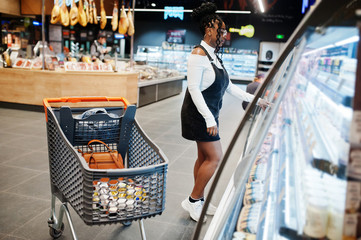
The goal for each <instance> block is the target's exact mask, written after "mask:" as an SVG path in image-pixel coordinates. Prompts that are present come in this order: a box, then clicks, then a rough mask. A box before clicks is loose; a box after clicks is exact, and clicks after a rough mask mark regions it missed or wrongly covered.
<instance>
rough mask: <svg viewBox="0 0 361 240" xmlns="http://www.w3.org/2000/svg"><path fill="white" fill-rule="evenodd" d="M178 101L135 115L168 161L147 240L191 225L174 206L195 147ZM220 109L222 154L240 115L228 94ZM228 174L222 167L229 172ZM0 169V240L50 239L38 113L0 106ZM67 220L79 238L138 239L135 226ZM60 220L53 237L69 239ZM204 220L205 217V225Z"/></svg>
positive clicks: (175, 234) (185, 233)
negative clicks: (162, 198) (159, 210)
mask: <svg viewBox="0 0 361 240" xmlns="http://www.w3.org/2000/svg"><path fill="white" fill-rule="evenodd" d="M242 87H243V86H242ZM182 99H183V94H180V95H178V96H175V97H171V98H168V99H165V100H163V101H160V102H158V103H155V104H151V105H148V106H144V107H141V108H139V109H138V110H137V113H136V118H137V120H138V122H139V123H140V125H141V126H142V128H143V129H144V131H145V132H146V133H147V134H148V135H149V136H150V138H151V139H152V140H153V141H154V142H155V143H156V144H157V145H158V146H159V147H160V148H161V149H162V150H163V152H164V153H165V154H166V155H167V157H168V159H169V171H168V178H167V194H166V208H165V211H164V212H163V214H162V215H161V216H157V217H155V218H151V219H146V220H144V225H145V231H146V234H147V239H150V240H153V239H155V240H160V239H164V240H177V239H179V240H183V239H184V240H187V239H191V236H192V234H193V231H194V229H195V226H196V223H195V222H193V221H192V220H191V219H190V218H189V216H188V214H187V213H186V212H184V210H183V209H182V208H181V206H180V203H181V201H182V200H183V199H184V198H185V197H186V196H187V195H188V194H189V192H190V191H191V187H192V184H193V177H192V168H193V163H194V160H195V157H196V148H195V144H194V143H193V142H190V141H187V140H184V139H183V138H182V137H181V135H180V108H181V103H182ZM223 106H224V107H223V109H222V112H221V118H220V123H221V126H220V129H221V138H222V139H221V143H222V146H223V151H224V152H225V151H226V147H227V146H228V145H229V143H230V141H231V138H232V137H233V134H234V131H235V129H236V127H237V126H238V124H239V122H240V120H241V117H242V115H243V113H244V112H243V110H242V107H241V101H240V100H237V99H236V98H233V97H232V96H229V95H226V96H225V99H224V105H223ZM231 170H232V168H229V169H227V171H230V174H231V172H232V171H231ZM0 171H1V174H0V206H1V208H0V239H1V240H3V239H4V240H5V239H6V240H10V239H11V240H16V239H34V240H41V239H51V237H50V235H49V228H48V225H47V219H48V218H49V216H50V197H51V192H50V184H49V168H48V155H47V139H46V127H45V117H44V113H41V112H35V111H24V110H15V109H8V108H0ZM230 174H229V176H230ZM225 175H227V174H225ZM222 181H223V182H221V186H222V185H223V186H225V185H226V184H227V180H222ZM220 189H222V187H221V188H220ZM223 189H224V188H223ZM221 195H222V194H221V193H219V194H218V195H217V196H216V197H215V198H214V199H213V200H214V201H212V202H213V204H215V205H217V202H218V201H219V200H220V198H221ZM58 203H59V201H58ZM69 208H70V209H71V207H69ZM71 216H72V219H73V222H74V225H75V231H76V233H77V237H78V239H79V240H82V239H84V240H85V239H87V240H89V239H141V236H140V232H139V227H138V223H137V222H133V223H132V225H131V226H129V227H123V225H121V224H112V225H103V226H87V225H85V223H84V222H83V221H82V220H81V218H80V217H79V216H78V215H77V214H76V213H75V212H74V211H73V210H72V209H71ZM64 221H65V230H64V232H63V234H62V236H61V237H60V238H59V239H72V236H71V233H70V230H69V225H68V223H67V221H66V220H64ZM210 221H211V217H209V218H208V221H207V223H206V224H209V223H210Z"/></svg>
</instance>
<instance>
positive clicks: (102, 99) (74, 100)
mask: <svg viewBox="0 0 361 240" xmlns="http://www.w3.org/2000/svg"><path fill="white" fill-rule="evenodd" d="M118 101H119V102H123V104H124V109H126V108H127V106H128V105H130V103H129V102H128V100H127V99H125V98H123V97H61V98H44V100H43V104H44V107H50V105H49V103H59V102H70V103H78V102H118Z"/></svg>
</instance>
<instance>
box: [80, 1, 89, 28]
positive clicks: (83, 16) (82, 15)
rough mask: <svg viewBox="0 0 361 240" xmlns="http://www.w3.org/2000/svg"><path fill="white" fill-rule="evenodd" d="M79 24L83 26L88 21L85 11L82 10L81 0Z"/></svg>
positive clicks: (81, 3)
mask: <svg viewBox="0 0 361 240" xmlns="http://www.w3.org/2000/svg"><path fill="white" fill-rule="evenodd" d="M78 10H79V24H80V25H82V26H83V27H85V26H86V25H87V23H88V20H87V16H86V13H85V11H84V6H83V0H79V7H78Z"/></svg>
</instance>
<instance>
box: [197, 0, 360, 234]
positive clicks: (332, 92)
mask: <svg viewBox="0 0 361 240" xmlns="http://www.w3.org/2000/svg"><path fill="white" fill-rule="evenodd" d="M358 8H361V3H360V2H355V1H336V2H335V6H330V5H328V4H327V3H326V2H325V1H319V2H316V4H315V6H314V8H313V9H312V10H310V11H309V12H308V14H307V15H306V16H305V17H304V19H303V20H302V21H301V23H300V25H299V26H298V27H297V29H296V30H295V32H294V33H293V35H292V36H291V37H290V39H289V40H288V42H287V43H286V46H285V48H284V50H283V52H282V53H281V55H280V57H279V59H278V61H276V62H275V63H274V64H273V67H272V68H271V70H270V72H269V74H268V76H267V78H266V79H265V81H264V83H263V84H262V85H261V86H260V88H259V89H258V91H257V92H256V96H255V100H254V101H253V102H251V104H250V105H249V106H248V108H247V109H246V112H245V116H244V118H243V119H242V121H241V123H240V125H239V128H238V129H237V131H236V133H235V135H234V137H233V139H232V141H231V143H230V146H229V148H228V149H227V151H226V152H225V156H224V159H223V161H222V162H221V164H220V166H219V169H218V171H217V173H216V176H215V178H214V182H213V183H212V186H211V188H210V190H209V194H208V196H207V198H206V202H205V204H204V209H203V211H202V215H201V219H200V220H199V224H198V225H197V228H196V231H195V233H194V238H193V239H332V240H333V239H347V240H348V239H353V240H356V239H359V238H360V237H361V227H360V225H361V221H360V220H361V211H360V204H361V181H360V180H361V171H360V169H361V164H360V163H361V157H360V156H361V154H360V153H361V137H360V136H361V127H360V125H361V124H360V122H361V121H360V119H361V117H360V116H361V114H360V111H361V103H360V102H361V100H360V96H359V95H360V92H361V88H360V85H361V77H360V76H358V75H359V74H360V73H361V72H360V71H361V69H360V65H361V63H358V61H357V60H358V58H359V57H361V50H360V49H359V50H358V47H359V46H358V44H359V29H358V27H357V19H358V18H360V16H357V14H356V15H355V12H356V11H355V10H356V9H358ZM336 10H337V11H336ZM259 97H262V98H266V99H268V100H269V101H270V102H272V106H271V107H269V108H267V109H266V110H264V111H263V110H261V109H260V108H259V107H257V106H256V102H257V99H258V98H259ZM357 99H358V100H357ZM355 116H356V117H355ZM357 116H358V117H357ZM355 135H356V137H355ZM239 136H246V143H245V144H244V145H242V146H241V145H237V144H236V143H238V138H239ZM235 148H242V154H241V156H240V157H239V161H238V162H237V164H236V166H231V167H233V169H235V170H234V172H233V175H232V177H231V179H230V181H229V183H228V185H227V187H226V188H225V189H221V188H217V183H218V179H219V178H221V177H222V172H223V170H224V169H225V168H226V167H228V168H229V167H230V166H227V160H228V158H229V156H230V154H231V152H232V151H233V150H234V149H235ZM220 193H222V197H221V199H220V201H219V206H218V209H217V212H216V214H215V216H214V217H213V219H212V221H211V222H210V223H208V224H201V223H202V218H203V217H204V215H205V212H206V208H207V206H208V204H209V202H210V201H212V198H213V197H214V196H213V195H216V194H220Z"/></svg>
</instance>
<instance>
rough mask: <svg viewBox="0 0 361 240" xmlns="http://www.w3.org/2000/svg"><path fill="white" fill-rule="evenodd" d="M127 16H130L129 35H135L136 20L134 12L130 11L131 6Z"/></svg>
mask: <svg viewBox="0 0 361 240" xmlns="http://www.w3.org/2000/svg"><path fill="white" fill-rule="evenodd" d="M127 17H128V23H129V27H128V35H129V36H133V35H134V32H135V29H134V22H133V14H132V12H131V11H130V8H129V9H128V14H127Z"/></svg>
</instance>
